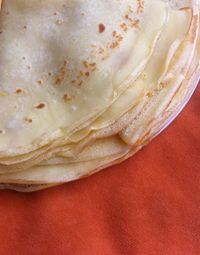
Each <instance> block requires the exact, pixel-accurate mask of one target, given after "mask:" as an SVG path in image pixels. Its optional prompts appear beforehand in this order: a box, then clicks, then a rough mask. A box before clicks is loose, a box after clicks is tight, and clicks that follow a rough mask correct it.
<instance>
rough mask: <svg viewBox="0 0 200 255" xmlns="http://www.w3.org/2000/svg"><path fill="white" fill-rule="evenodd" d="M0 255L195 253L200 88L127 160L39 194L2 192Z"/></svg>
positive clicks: (199, 237)
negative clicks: (171, 121)
mask: <svg viewBox="0 0 200 255" xmlns="http://www.w3.org/2000/svg"><path fill="white" fill-rule="evenodd" d="M0 254H1V255H4V254H6V255H7V254H8V255H12V254H13V255H18V254H20V255H23V254H26V255H30V254H34V255H36V254H39V255H41V254H45V255H46V254H58V255H60V254H70V255H76V254H77V255H82V254H84V255H87V254H92V255H93V254H94V255H99V254H102V255H107V254H108V255H118V254H125V255H128V254H131V255H132V254H133V255H135V254H136V255H154V254H155V255H199V254H200V87H199V88H198V90H197V91H196V93H195V94H194V96H193V97H192V100H191V101H190V103H189V104H188V105H187V107H186V108H185V110H184V111H183V112H182V113H181V115H180V116H179V117H178V118H177V119H176V120H175V122H174V123H173V124H172V125H171V126H170V127H169V128H168V129H167V130H165V131H164V132H163V133H162V134H161V135H160V136H159V137H157V138H156V139H155V140H154V141H153V142H151V144H149V145H148V146H147V147H146V148H144V149H143V150H142V151H140V152H139V153H138V154H137V155H135V156H134V157H132V158H131V159H129V160H127V161H126V162H124V163H122V164H120V165H118V166H114V167H111V168H109V169H107V170H105V171H102V172H100V173H98V174H96V175H94V176H92V177H90V178H87V179H84V180H81V181H76V182H74V183H70V184H66V185H62V186H60V187H57V188H51V189H49V190H45V191H41V192H37V193H32V194H20V193H16V192H12V191H0Z"/></svg>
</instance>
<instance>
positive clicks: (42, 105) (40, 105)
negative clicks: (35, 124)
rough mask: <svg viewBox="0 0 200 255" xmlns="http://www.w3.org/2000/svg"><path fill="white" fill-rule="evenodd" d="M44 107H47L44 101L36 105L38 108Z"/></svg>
mask: <svg viewBox="0 0 200 255" xmlns="http://www.w3.org/2000/svg"><path fill="white" fill-rule="evenodd" d="M44 107H45V104H44V103H40V104H38V105H36V106H35V108H37V109H43V108H44Z"/></svg>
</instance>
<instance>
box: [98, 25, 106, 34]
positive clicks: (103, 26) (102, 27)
mask: <svg viewBox="0 0 200 255" xmlns="http://www.w3.org/2000/svg"><path fill="white" fill-rule="evenodd" d="M105 29H106V27H105V25H104V24H102V23H100V24H99V33H103V32H104V31H105Z"/></svg>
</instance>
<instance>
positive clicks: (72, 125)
mask: <svg viewBox="0 0 200 255" xmlns="http://www.w3.org/2000/svg"><path fill="white" fill-rule="evenodd" d="M111 14H112V15H111ZM16 20H17V21H18V22H16ZM0 26H1V34H0V42H1V46H2V47H1V49H0V60H1V61H2V63H3V65H2V66H1V67H0V97H1V100H0V104H1V108H0V109H1V110H0V118H1V121H0V130H1V132H0V182H1V183H2V188H10V189H15V190H19V191H34V190H39V189H41V188H43V187H44V188H46V187H49V186H53V185H58V184H61V183H64V182H68V181H72V180H76V179H79V178H83V177H85V176H88V175H91V174H93V173H94V172H97V171H99V170H101V169H103V168H106V167H107V166H109V165H113V164H116V163H118V162H121V161H122V160H125V159H126V158H127V157H129V156H131V155H133V154H134V153H135V152H136V151H138V150H139V149H140V148H141V147H142V146H144V145H145V144H147V143H148V142H149V141H150V140H151V139H152V138H153V137H154V136H155V135H156V134H158V133H159V132H160V131H161V130H162V129H163V127H164V126H165V125H166V123H167V122H168V119H169V118H172V117H171V116H173V115H175V114H176V113H177V112H178V111H179V109H180V107H181V105H182V102H183V101H184V100H185V96H186V95H187V94H188V93H189V92H190V91H191V87H192V86H193V84H194V82H195V81H196V80H198V76H199V47H200V44H199V41H198V40H199V1H181V2H180V1H162V0H146V1H139V0H138V1H117V0H112V1H99V0H95V1H89V0H87V1H81V0H73V1H67V0H60V1H56V2H55V1H50V0H45V1H42V2H39V1H38V0H31V1H28V2H27V1H25V0H16V1H14V2H13V1H11V0H8V1H3V4H2V9H1V12H0ZM27 184H28V185H30V184H31V186H26V185H27Z"/></svg>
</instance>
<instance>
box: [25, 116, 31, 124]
mask: <svg viewBox="0 0 200 255" xmlns="http://www.w3.org/2000/svg"><path fill="white" fill-rule="evenodd" d="M24 120H25V121H26V122H28V123H32V122H33V120H32V119H31V118H28V117H25V118H24Z"/></svg>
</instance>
